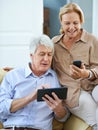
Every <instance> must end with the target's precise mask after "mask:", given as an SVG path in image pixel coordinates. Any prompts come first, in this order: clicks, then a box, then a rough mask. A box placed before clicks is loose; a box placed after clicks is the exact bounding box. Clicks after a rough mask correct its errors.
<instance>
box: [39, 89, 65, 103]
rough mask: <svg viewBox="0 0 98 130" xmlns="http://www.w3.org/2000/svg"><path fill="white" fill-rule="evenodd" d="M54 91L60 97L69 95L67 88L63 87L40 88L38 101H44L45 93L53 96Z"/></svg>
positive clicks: (63, 97)
mask: <svg viewBox="0 0 98 130" xmlns="http://www.w3.org/2000/svg"><path fill="white" fill-rule="evenodd" d="M52 92H54V93H55V94H56V95H57V96H58V97H59V98H60V99H66V97H67V88H66V87H61V88H45V89H38V91H37V101H44V100H43V99H42V97H44V95H45V94H48V95H49V96H50V97H52V98H53V96H52Z"/></svg>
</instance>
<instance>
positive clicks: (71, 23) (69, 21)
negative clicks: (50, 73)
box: [61, 12, 81, 38]
mask: <svg viewBox="0 0 98 130" xmlns="http://www.w3.org/2000/svg"><path fill="white" fill-rule="evenodd" d="M61 26H62V29H63V31H64V33H65V35H67V36H68V37H69V38H74V37H76V36H77V35H78V34H79V32H80V29H81V21H80V17H79V14H78V13H76V12H70V13H66V14H64V15H62V20H61Z"/></svg>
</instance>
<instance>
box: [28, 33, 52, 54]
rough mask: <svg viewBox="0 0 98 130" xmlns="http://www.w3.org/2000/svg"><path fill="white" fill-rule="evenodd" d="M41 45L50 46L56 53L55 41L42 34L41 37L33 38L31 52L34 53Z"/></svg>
mask: <svg viewBox="0 0 98 130" xmlns="http://www.w3.org/2000/svg"><path fill="white" fill-rule="evenodd" d="M39 45H44V46H45V47H50V48H51V49H52V50H53V53H54V43H53V42H52V40H51V39H50V38H49V36H47V35H45V34H42V35H41V36H39V37H36V38H33V40H32V41H31V43H30V46H29V49H30V53H31V54H34V53H35V52H36V50H37V47H38V46H39Z"/></svg>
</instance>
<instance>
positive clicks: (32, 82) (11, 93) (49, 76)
mask: <svg viewBox="0 0 98 130" xmlns="http://www.w3.org/2000/svg"><path fill="white" fill-rule="evenodd" d="M44 84H48V85H49V86H50V87H51V88H54V87H60V84H59V81H58V79H57V76H56V73H55V72H54V71H53V70H52V69H49V70H48V71H47V72H46V73H45V74H44V75H42V76H39V77H38V76H36V75H34V74H33V73H32V71H31V69H30V68H29V66H27V67H23V68H17V69H13V70H11V71H10V72H8V73H7V74H6V76H5V77H4V80H3V81H2V84H1V86H0V120H1V121H2V122H3V124H4V127H7V126H32V127H33V126H34V127H38V128H42V129H43V130H52V119H53V112H52V110H51V109H49V107H48V106H47V104H46V103H45V102H37V100H34V101H32V102H30V103H29V104H28V105H27V106H25V107H23V108H22V109H20V110H18V111H16V112H14V113H11V112H10V107H11V103H12V101H13V100H14V99H18V98H22V97H24V96H26V95H29V94H30V93H31V92H33V91H35V89H36V88H37V87H38V86H41V85H44Z"/></svg>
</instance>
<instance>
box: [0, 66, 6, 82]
mask: <svg viewBox="0 0 98 130" xmlns="http://www.w3.org/2000/svg"><path fill="white" fill-rule="evenodd" d="M6 73H7V72H6V71H4V70H3V69H1V68H0V83H1V82H2V80H3V78H4V76H5V74H6Z"/></svg>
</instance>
